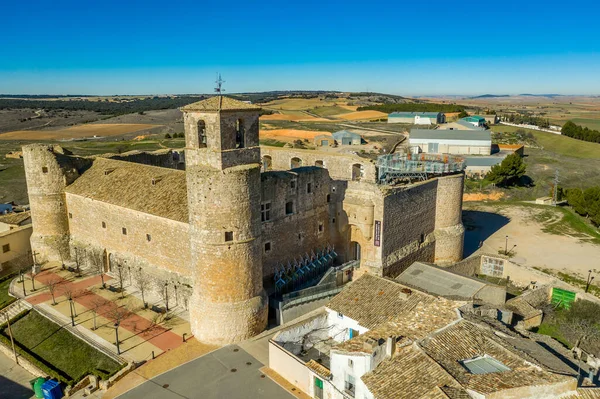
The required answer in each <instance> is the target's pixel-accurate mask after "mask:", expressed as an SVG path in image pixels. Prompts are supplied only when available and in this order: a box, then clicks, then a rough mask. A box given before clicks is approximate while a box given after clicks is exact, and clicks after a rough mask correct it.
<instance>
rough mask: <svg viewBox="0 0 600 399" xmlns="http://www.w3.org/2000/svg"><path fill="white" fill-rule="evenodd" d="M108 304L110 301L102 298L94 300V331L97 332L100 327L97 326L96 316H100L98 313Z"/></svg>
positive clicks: (92, 305)
mask: <svg viewBox="0 0 600 399" xmlns="http://www.w3.org/2000/svg"><path fill="white" fill-rule="evenodd" d="M107 303H108V301H107V300H106V299H104V298H102V297H97V298H94V299H92V301H91V303H90V304H91V308H90V309H91V311H92V314H93V315H94V328H93V330H96V329H97V328H98V327H97V326H96V316H97V315H98V311H99V310H100V308H102V307H103V306H105V305H106V304H107Z"/></svg>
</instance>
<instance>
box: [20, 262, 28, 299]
mask: <svg viewBox="0 0 600 399" xmlns="http://www.w3.org/2000/svg"><path fill="white" fill-rule="evenodd" d="M19 274H20V275H21V286H22V287H23V297H26V296H27V290H26V289H25V276H24V275H23V269H21V270H19Z"/></svg>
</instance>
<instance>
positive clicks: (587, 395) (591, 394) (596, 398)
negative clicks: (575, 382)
mask: <svg viewBox="0 0 600 399" xmlns="http://www.w3.org/2000/svg"><path fill="white" fill-rule="evenodd" d="M577 397H578V398H581V399H600V388H577Z"/></svg>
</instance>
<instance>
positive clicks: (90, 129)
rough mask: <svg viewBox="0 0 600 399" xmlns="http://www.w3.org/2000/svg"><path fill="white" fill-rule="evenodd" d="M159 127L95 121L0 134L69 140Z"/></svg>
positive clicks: (6, 137)
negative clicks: (65, 126)
mask: <svg viewBox="0 0 600 399" xmlns="http://www.w3.org/2000/svg"><path fill="white" fill-rule="evenodd" d="M157 127H159V128H160V127H161V126H160V125H148V124H134V123H128V124H119V123H94V124H86V125H79V126H73V127H69V128H66V129H59V130H17V131H13V132H7V133H3V134H0V140H69V139H78V138H84V137H94V136H99V137H106V136H119V135H122V134H126V133H133V132H139V131H141V130H150V129H154V128H157Z"/></svg>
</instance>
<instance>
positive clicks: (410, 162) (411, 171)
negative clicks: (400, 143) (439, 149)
mask: <svg viewBox="0 0 600 399" xmlns="http://www.w3.org/2000/svg"><path fill="white" fill-rule="evenodd" d="M465 167H466V165H465V160H464V158H462V157H458V156H455V155H449V154H425V153H423V154H410V153H409V154H388V155H381V156H379V157H378V158H377V169H378V176H377V177H378V181H379V183H381V184H389V183H392V182H399V181H405V180H408V181H413V180H421V181H424V180H427V179H428V178H429V176H431V175H445V174H451V173H456V172H460V171H463V170H465Z"/></svg>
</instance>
